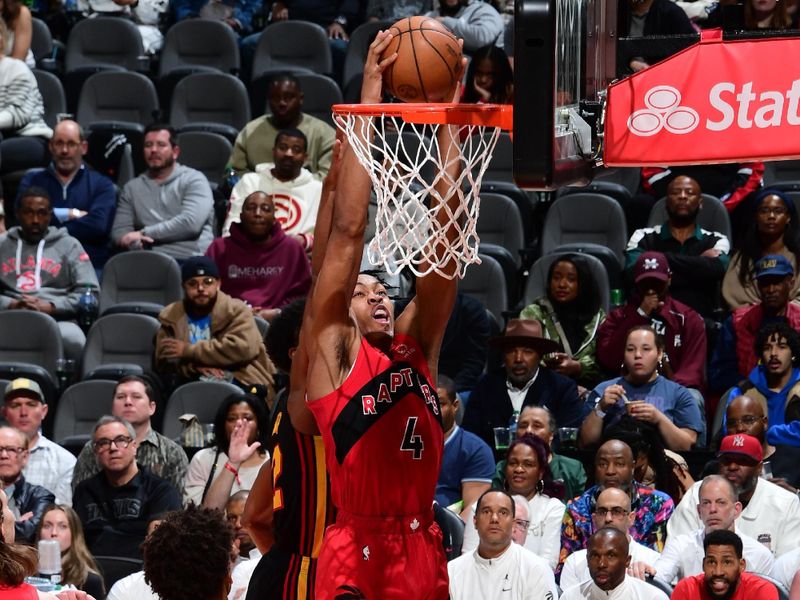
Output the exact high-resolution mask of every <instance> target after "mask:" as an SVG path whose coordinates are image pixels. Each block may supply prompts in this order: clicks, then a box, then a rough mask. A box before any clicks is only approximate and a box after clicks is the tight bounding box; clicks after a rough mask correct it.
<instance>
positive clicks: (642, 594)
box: [561, 527, 669, 600]
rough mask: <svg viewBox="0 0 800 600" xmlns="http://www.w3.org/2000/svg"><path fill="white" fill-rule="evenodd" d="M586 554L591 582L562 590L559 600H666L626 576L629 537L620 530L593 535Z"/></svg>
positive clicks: (659, 591) (613, 529)
mask: <svg viewBox="0 0 800 600" xmlns="http://www.w3.org/2000/svg"><path fill="white" fill-rule="evenodd" d="M586 551H587V556H588V561H589V573H590V575H591V579H589V581H584V582H583V583H579V584H577V585H573V586H572V587H569V588H567V589H565V590H564V593H563V594H562V596H561V600H668V598H669V596H667V595H666V594H665V593H664V592H662V591H661V590H659V589H658V588H656V587H655V586H652V585H650V584H649V583H646V582H644V581H642V580H641V579H637V578H635V577H631V576H630V575H627V573H626V571H627V569H628V565H629V564H630V560H631V558H630V555H629V550H628V536H627V535H626V534H625V533H623V532H621V531H620V530H619V529H616V528H614V527H604V528H603V529H600V530H599V531H596V532H595V533H594V534H592V537H590V538H589V543H588V545H587V548H586Z"/></svg>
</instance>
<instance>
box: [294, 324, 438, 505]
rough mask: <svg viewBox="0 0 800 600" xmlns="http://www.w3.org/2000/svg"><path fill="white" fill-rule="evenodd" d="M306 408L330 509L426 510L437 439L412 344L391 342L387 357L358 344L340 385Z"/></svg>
mask: <svg viewBox="0 0 800 600" xmlns="http://www.w3.org/2000/svg"><path fill="white" fill-rule="evenodd" d="M309 408H310V409H311V411H312V412H313V413H314V416H315V417H316V419H317V423H318V425H319V428H320V431H321V432H322V437H323V439H324V440H325V455H326V462H327V464H328V471H329V473H330V478H331V493H332V496H333V501H334V504H335V505H336V508H337V509H340V510H344V511H347V512H348V513H351V514H354V515H363V516H402V515H408V514H417V513H425V512H427V511H430V510H431V505H432V504H433V496H434V492H435V490H436V481H437V479H438V477H439V467H440V466H441V460H442V449H443V444H444V434H443V431H442V419H441V414H440V410H439V399H438V398H437V396H436V386H435V385H433V384H432V383H431V377H430V373H429V371H428V364H427V361H426V359H425V356H424V355H423V353H422V348H420V346H419V344H417V342H416V340H414V339H413V338H411V337H410V336H407V335H402V334H397V335H395V338H394V342H393V344H392V348H391V352H390V355H389V356H387V355H386V354H384V353H383V352H381V351H380V350H378V349H377V348H375V347H373V346H372V345H371V344H370V343H369V342H367V340H366V339H364V338H362V340H361V347H360V348H359V351H358V356H357V357H356V360H355V363H354V364H353V368H352V370H351V371H350V374H349V375H348V376H347V378H346V379H345V380H344V382H343V383H342V385H341V386H340V387H339V388H338V389H336V390H334V391H333V392H331V393H330V394H328V395H326V396H323V397H322V398H320V399H318V400H313V401H311V402H309Z"/></svg>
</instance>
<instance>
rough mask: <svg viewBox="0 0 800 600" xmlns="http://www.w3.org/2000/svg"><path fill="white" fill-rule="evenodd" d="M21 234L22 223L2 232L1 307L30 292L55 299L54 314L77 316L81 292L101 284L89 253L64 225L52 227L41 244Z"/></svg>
mask: <svg viewBox="0 0 800 600" xmlns="http://www.w3.org/2000/svg"><path fill="white" fill-rule="evenodd" d="M20 234H21V229H20V228H19V227H12V228H11V229H9V230H8V232H7V233H5V234H4V235H2V236H0V261H2V262H0V309H4V308H8V306H9V304H11V302H12V301H14V300H15V299H17V298H19V297H20V296H23V295H28V296H36V297H37V298H41V299H42V300H45V301H47V302H52V303H53V306H55V311H54V313H53V317H54V318H56V319H62V320H63V319H71V318H74V317H75V316H76V314H77V310H78V300H79V299H80V297H81V294H83V292H84V291H85V290H86V288H87V287H91V288H93V289H94V290H97V289H98V287H99V286H98V284H97V275H96V274H95V270H94V267H93V266H92V261H90V260H89V255H88V254H86V251H85V250H84V249H83V246H81V243H80V242H79V241H78V240H76V239H75V238H74V237H72V236H71V235H69V233H67V230H66V229H63V228H60V227H48V228H47V232H46V233H45V236H44V238H42V240H41V241H40V242H39V243H38V244H31V243H29V242H27V241H25V240H24V239H23V238H22V237H21V235H20Z"/></svg>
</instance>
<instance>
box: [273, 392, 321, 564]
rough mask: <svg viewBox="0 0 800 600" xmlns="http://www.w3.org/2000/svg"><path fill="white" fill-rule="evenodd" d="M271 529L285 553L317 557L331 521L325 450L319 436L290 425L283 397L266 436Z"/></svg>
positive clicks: (276, 541) (277, 543)
mask: <svg viewBox="0 0 800 600" xmlns="http://www.w3.org/2000/svg"><path fill="white" fill-rule="evenodd" d="M270 456H272V488H273V501H272V509H273V529H274V532H275V543H276V545H277V546H279V547H280V548H281V550H284V551H286V552H292V553H294V554H299V555H302V556H308V557H311V558H317V557H318V556H319V549H320V546H321V545H322V536H323V534H324V532H325V528H326V527H327V526H328V525H330V524H331V523H333V504H332V503H331V495H330V487H329V484H328V474H327V473H326V471H325V449H324V445H323V441H322V438H321V437H320V436H312V435H305V434H302V433H300V432H298V431H296V430H295V428H294V427H292V423H291V420H290V419H289V413H288V411H287V408H286V400H285V398H284V399H283V400H282V401H281V403H280V404H279V406H278V410H277V412H276V415H275V424H274V425H273V427H272V435H271V437H270Z"/></svg>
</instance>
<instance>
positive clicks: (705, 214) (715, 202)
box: [647, 194, 733, 242]
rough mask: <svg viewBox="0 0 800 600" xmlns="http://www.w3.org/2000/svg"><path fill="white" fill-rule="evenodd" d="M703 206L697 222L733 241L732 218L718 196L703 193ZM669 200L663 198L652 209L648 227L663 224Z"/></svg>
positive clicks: (704, 227)
mask: <svg viewBox="0 0 800 600" xmlns="http://www.w3.org/2000/svg"><path fill="white" fill-rule="evenodd" d="M702 196H703V206H702V207H701V208H700V212H699V213H697V223H698V224H699V225H700V227H702V228H703V229H706V230H707V231H717V232H719V233H721V234H723V235H724V236H726V237H727V238H728V241H730V242H733V238H732V237H731V235H732V233H731V218H730V216H729V215H728V209H726V208H725V205H724V204H723V203H722V202H721V201H720V199H719V198H717V197H716V196H712V195H711V194H703V195H702ZM666 203H667V200H666V198H661V200H659V201H658V202H656V203H655V204H654V205H653V208H651V209H650V216H649V217H648V219H647V226H648V227H655V226H656V225H663V224H664V223H665V222H666V220H667V218H668V217H667V208H666Z"/></svg>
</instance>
